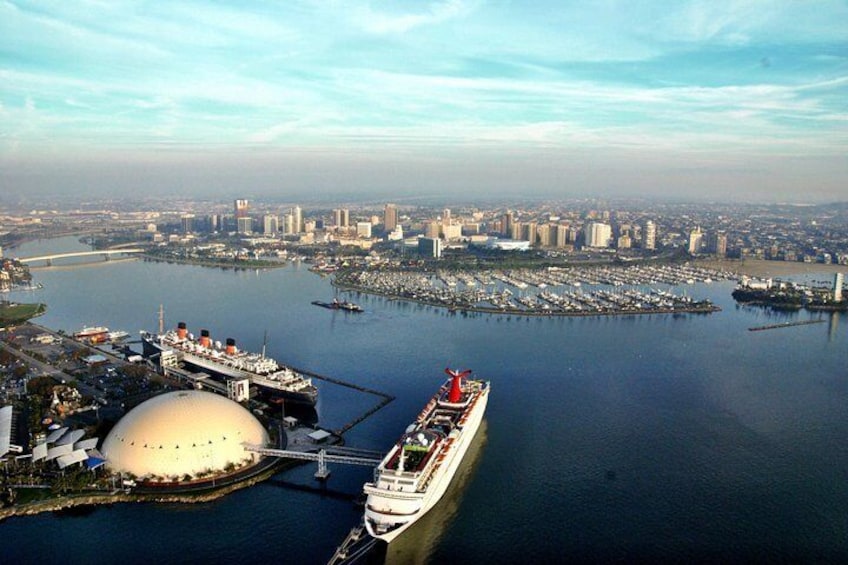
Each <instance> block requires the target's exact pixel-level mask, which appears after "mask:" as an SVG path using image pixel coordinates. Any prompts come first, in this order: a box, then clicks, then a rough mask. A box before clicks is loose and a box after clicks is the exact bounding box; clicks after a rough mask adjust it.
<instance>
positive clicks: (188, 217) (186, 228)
mask: <svg viewBox="0 0 848 565" xmlns="http://www.w3.org/2000/svg"><path fill="white" fill-rule="evenodd" d="M180 224H181V225H182V229H183V233H192V232H193V231H194V214H183V215H182V216H180Z"/></svg>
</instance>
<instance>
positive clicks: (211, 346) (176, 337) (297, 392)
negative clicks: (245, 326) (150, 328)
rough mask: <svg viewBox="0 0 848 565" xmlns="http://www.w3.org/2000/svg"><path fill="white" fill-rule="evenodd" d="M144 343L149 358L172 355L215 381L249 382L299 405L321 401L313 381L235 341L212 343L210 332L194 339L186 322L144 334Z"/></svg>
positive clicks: (205, 331)
mask: <svg viewBox="0 0 848 565" xmlns="http://www.w3.org/2000/svg"><path fill="white" fill-rule="evenodd" d="M141 341H142V344H143V347H144V354H145V355H146V356H151V355H154V354H156V353H162V352H164V351H173V352H174V353H175V354H176V356H177V359H178V361H181V362H182V363H183V364H184V365H185V366H186V367H187V368H190V369H193V370H196V371H201V372H204V373H209V374H211V375H212V376H213V377H214V376H217V377H220V378H223V379H248V380H249V381H250V383H251V384H254V385H256V386H258V387H259V388H260V389H264V390H265V391H267V392H268V393H269V394H270V395H272V396H276V397H279V398H282V399H284V400H287V401H291V402H295V403H298V404H307V405H309V406H314V405H315V401H316V400H317V399H318V389H317V388H316V387H315V385H313V384H312V381H311V379H308V378H306V377H304V376H303V375H301V374H300V373H297V372H295V371H294V370H293V369H291V368H290V367H285V366H282V365H280V364H279V363H277V362H276V361H275V360H274V359H272V358H270V357H266V356H265V354H264V348H263V353H262V354H259V353H249V352H246V351H241V350H239V349H237V348H236V342H235V340H234V339H232V338H227V340H226V345H222V344H221V342H220V341H215V342H213V341H212V339H211V337H210V336H209V331H208V330H200V339H194V336H193V335H192V334H189V333H188V330H187V329H186V324H185V322H180V323H179V324H177V329H176V330H169V331H167V332H165V333H162V334H153V333H150V332H142V333H141Z"/></svg>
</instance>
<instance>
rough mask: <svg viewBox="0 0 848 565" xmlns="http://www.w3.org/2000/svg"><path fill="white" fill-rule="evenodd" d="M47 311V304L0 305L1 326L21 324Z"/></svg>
mask: <svg viewBox="0 0 848 565" xmlns="http://www.w3.org/2000/svg"><path fill="white" fill-rule="evenodd" d="M46 311H47V305H46V304H15V305H13V306H7V305H0V326H9V325H14V324H21V323H23V322H26V321H27V320H29V319H30V318H34V317H36V316H40V315H41V314H44V312H46Z"/></svg>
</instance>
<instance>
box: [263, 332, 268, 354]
mask: <svg viewBox="0 0 848 565" xmlns="http://www.w3.org/2000/svg"><path fill="white" fill-rule="evenodd" d="M266 345H268V330H267V329H266V330H265V337H263V338H262V358H263V359H265V346H266Z"/></svg>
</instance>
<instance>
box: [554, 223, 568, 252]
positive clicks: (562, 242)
mask: <svg viewBox="0 0 848 565" xmlns="http://www.w3.org/2000/svg"><path fill="white" fill-rule="evenodd" d="M555 245H556V246H557V247H565V246H566V245H568V226H566V225H564V224H559V225H557V227H556V243H555Z"/></svg>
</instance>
